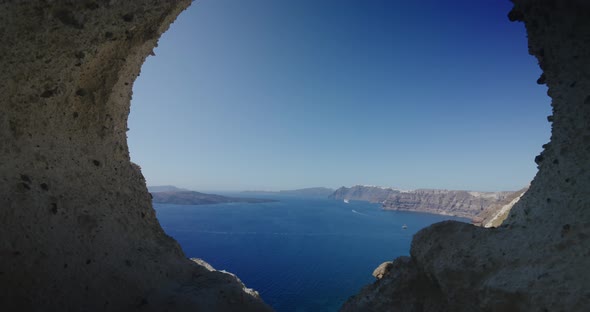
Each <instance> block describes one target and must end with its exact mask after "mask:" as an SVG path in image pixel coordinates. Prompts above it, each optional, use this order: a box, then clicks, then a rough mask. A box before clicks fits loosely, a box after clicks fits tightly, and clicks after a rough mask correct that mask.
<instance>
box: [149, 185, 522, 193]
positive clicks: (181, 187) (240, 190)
mask: <svg viewBox="0 0 590 312" xmlns="http://www.w3.org/2000/svg"><path fill="white" fill-rule="evenodd" d="M358 185H361V186H374V187H385V188H392V189H397V190H405V191H413V190H417V189H445V188H426V187H418V188H415V189H404V188H399V187H396V186H390V185H370V184H352V185H340V186H336V187H331V186H304V187H298V188H293V189H194V188H191V187H185V186H180V185H172V184H158V185H153V184H148V185H147V187H148V188H150V187H165V186H173V187H177V188H180V189H186V190H189V191H196V192H202V193H228V194H229V193H242V192H279V191H293V190H301V189H310V188H328V189H332V190H337V189H339V188H341V187H347V188H350V187H353V186H358ZM527 186H528V184H527V185H523V186H522V187H520V188H518V189H505V190H504V189H500V190H476V189H446V190H449V191H471V192H504V191H509V192H510V191H518V190H520V189H523V188H525V187H527Z"/></svg>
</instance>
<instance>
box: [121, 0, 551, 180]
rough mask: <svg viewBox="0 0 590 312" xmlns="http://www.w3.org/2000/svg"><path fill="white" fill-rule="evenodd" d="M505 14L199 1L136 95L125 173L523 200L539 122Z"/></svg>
mask: <svg viewBox="0 0 590 312" xmlns="http://www.w3.org/2000/svg"><path fill="white" fill-rule="evenodd" d="M510 8H511V3H510V2H509V1H508V0H506V1H498V0H477V1H474V0H461V1H459V0H445V1H440V0H421V1H408V0H403V1H397V0H396V1H394V0H384V1H377V0H370V1H367V0H363V1H361V0H333V1H328V0H297V1H279V0H248V1H239V0H201V1H196V2H194V3H193V5H192V6H191V7H190V8H189V9H188V10H187V11H185V12H184V13H182V14H181V15H180V17H179V18H178V19H177V20H176V22H175V23H174V24H173V25H172V26H171V28H170V30H169V31H168V32H166V33H165V34H164V35H163V36H162V38H161V40H160V43H159V47H158V48H156V49H155V53H156V56H155V57H154V56H152V57H149V58H148V59H147V61H146V63H145V65H144V66H143V68H142V72H141V76H140V77H139V78H138V79H137V81H136V82H135V86H134V89H133V100H132V107H131V115H130V117H129V128H130V131H129V133H128V136H129V146H130V151H131V159H132V161H134V162H136V163H138V164H139V165H140V166H141V167H142V168H143V173H144V175H145V177H146V179H147V182H148V185H163V184H172V185H176V186H181V187H187V188H190V189H194V190H200V191H215V190H223V191H230V190H261V189H265V190H278V189H292V188H301V187H311V186H327V187H339V186H342V185H345V186H350V185H354V184H371V185H382V186H393V187H399V188H405V189H413V188H446V189H469V190H482V191H487V190H490V191H491V190H514V189H519V188H521V187H523V186H525V185H526V184H528V183H529V182H530V180H531V179H532V178H533V176H534V175H535V173H536V171H537V169H536V165H535V163H534V161H533V159H534V157H535V156H536V155H537V154H538V153H539V152H540V151H541V145H543V144H544V143H546V142H548V140H549V135H550V124H549V123H548V122H547V120H546V116H547V115H550V113H551V110H550V105H549V103H550V99H549V97H547V95H546V87H545V86H539V85H537V84H536V80H537V78H538V77H539V75H540V73H541V71H540V69H539V68H538V65H537V62H536V59H534V58H533V57H532V56H529V55H528V52H527V41H526V33H525V30H524V25H523V24H522V23H511V22H509V21H508V19H507V17H506V15H507V13H508V11H509V10H510Z"/></svg>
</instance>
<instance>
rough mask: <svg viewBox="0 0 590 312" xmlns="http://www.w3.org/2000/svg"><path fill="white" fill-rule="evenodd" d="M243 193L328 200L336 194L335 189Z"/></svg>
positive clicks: (318, 188) (317, 188)
mask: <svg viewBox="0 0 590 312" xmlns="http://www.w3.org/2000/svg"><path fill="white" fill-rule="evenodd" d="M242 193H248V194H259V195H288V196H299V197H321V198H327V197H328V196H330V195H332V193H334V189H331V188H327V187H308V188H302V189H296V190H281V191H244V192H242Z"/></svg>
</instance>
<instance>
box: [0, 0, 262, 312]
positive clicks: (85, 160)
mask: <svg viewBox="0 0 590 312" xmlns="http://www.w3.org/2000/svg"><path fill="white" fill-rule="evenodd" d="M189 4H190V1H189V0H179V1H146V0H142V1H91V0H89V1H2V2H0V24H1V27H0V39H1V40H0V41H1V42H2V44H0V68H2V70H1V71H0V81H2V83H1V84H0V172H1V173H2V174H1V175H0V222H1V226H0V309H1V310H2V311H109V310H110V311H134V310H141V311H150V310H154V311H166V310H168V311H171V310H178V311H181V310H190V311H216V310H218V311H265V310H269V308H268V307H267V306H266V305H265V304H264V303H263V302H262V301H261V300H260V298H259V297H258V296H257V294H256V293H255V292H253V291H250V290H248V289H247V288H246V287H245V286H244V285H243V284H242V283H241V282H240V281H239V280H238V279H237V278H236V277H235V276H232V275H230V274H226V273H223V272H219V271H214V270H211V269H210V268H208V267H207V266H203V265H199V264H197V263H195V262H192V261H190V260H188V259H186V257H185V255H184V254H183V252H182V250H181V248H180V247H179V246H178V244H177V243H176V242H175V241H174V240H173V239H172V238H170V237H168V236H167V235H166V234H165V233H164V232H163V231H162V228H161V227H160V225H159V223H158V221H157V219H156V216H155V212H154V210H153V209H152V206H151V200H150V196H149V194H148V192H147V189H146V185H145V181H144V178H143V176H142V174H141V172H140V170H139V167H138V166H135V165H133V164H132V163H131V162H130V159H129V152H128V148H127V140H126V131H127V116H128V114H129V105H130V98H131V88H132V85H133V82H134V80H135V78H136V77H137V76H138V75H139V71H140V67H141V65H142V63H143V62H144V59H145V58H146V56H147V55H149V54H150V53H152V50H153V48H154V46H155V45H156V42H157V39H158V38H159V36H160V34H162V33H163V32H164V31H165V30H166V29H167V28H168V26H169V25H170V23H172V21H173V20H174V19H175V18H176V16H177V15H178V14H179V13H180V12H181V11H182V10H183V9H185V8H186V7H187V6H188V5H189Z"/></svg>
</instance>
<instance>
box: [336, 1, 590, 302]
mask: <svg viewBox="0 0 590 312" xmlns="http://www.w3.org/2000/svg"><path fill="white" fill-rule="evenodd" d="M508 17H509V18H510V19H511V20H513V21H523V22H524V23H525V26H526V29H527V32H528V39H529V52H530V53H531V54H532V55H534V56H536V57H537V59H538V61H539V65H540V67H541V69H542V70H543V75H542V76H541V78H540V79H539V81H538V83H546V84H547V86H548V95H549V96H551V98H552V104H551V105H552V107H553V115H552V116H549V117H548V120H549V121H550V122H552V123H553V125H552V136H551V142H550V143H549V144H546V145H545V146H544V150H543V152H542V153H541V154H540V155H539V156H537V157H536V158H535V161H536V162H537V164H538V166H539V172H538V173H537V175H536V177H535V179H534V181H533V182H532V183H531V186H530V189H529V190H528V192H526V193H525V194H524V195H523V196H522V198H521V200H520V201H519V202H518V203H517V204H516V205H515V206H514V207H513V208H512V210H511V212H510V216H509V217H508V220H507V221H505V222H504V224H503V225H502V226H501V227H500V228H496V229H494V228H490V229H485V228H481V227H475V226H472V225H469V224H464V223H459V222H452V221H449V222H442V223H438V224H435V225H433V226H430V227H428V228H426V229H424V230H422V231H420V232H419V233H418V234H416V236H415V237H414V240H413V242H412V247H411V252H410V253H411V258H410V259H409V260H408V259H406V260H404V261H400V260H399V259H398V260H396V261H395V262H394V264H395V265H394V267H393V268H391V270H390V271H389V272H388V273H387V274H386V275H385V276H384V277H383V278H381V279H379V280H378V281H376V282H375V283H374V284H372V285H369V286H367V287H365V288H364V289H363V290H362V291H361V292H360V293H359V294H358V295H356V296H354V297H351V298H350V299H349V300H348V301H347V302H346V303H345V305H344V306H343V307H342V311H590V260H589V259H590V2H588V1H582V0H567V1H566V0H551V1H550V0H545V1H538V0H514V8H513V10H512V11H511V12H510V13H509V15H508ZM425 291H426V292H427V293H426V294H425V293H424V292H425Z"/></svg>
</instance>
